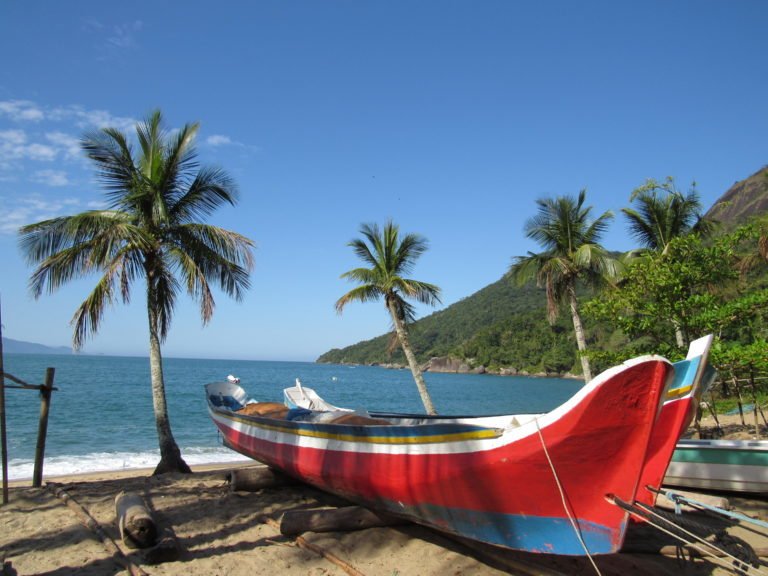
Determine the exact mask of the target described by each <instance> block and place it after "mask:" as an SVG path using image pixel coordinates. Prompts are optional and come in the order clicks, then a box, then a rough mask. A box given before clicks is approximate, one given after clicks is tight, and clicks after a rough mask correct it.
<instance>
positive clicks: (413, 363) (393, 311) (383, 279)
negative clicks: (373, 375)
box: [336, 220, 440, 414]
mask: <svg viewBox="0 0 768 576" xmlns="http://www.w3.org/2000/svg"><path fill="white" fill-rule="evenodd" d="M360 234H361V235H362V238H355V239H354V240H352V241H351V242H349V246H350V247H351V248H352V249H353V251H354V252H355V254H356V255H357V256H358V257H359V258H360V259H361V260H362V261H363V262H364V263H365V264H366V265H367V266H364V267H360V268H354V269H352V270H350V271H348V272H345V273H344V274H342V275H341V277H342V278H343V279H346V280H349V281H352V282H356V283H358V284H359V286H357V287H355V288H353V289H352V290H350V291H349V292H347V293H346V294H344V295H343V296H342V297H341V298H339V299H338V300H337V301H336V311H337V312H338V313H339V314H341V313H342V311H343V310H344V308H345V307H346V306H347V304H349V303H350V302H371V301H376V300H382V299H383V300H384V304H385V306H386V307H387V311H388V312H389V314H390V317H391V318H392V325H393V329H394V334H395V336H396V339H397V342H399V344H400V348H401V349H402V351H403V354H404V355H405V357H406V360H407V362H408V366H409V368H410V369H411V372H412V374H413V378H414V380H415V381H416V387H417V389H418V391H419V395H420V397H421V401H422V403H423V404H424V408H425V410H426V411H427V414H436V413H437V412H436V410H435V407H434V404H433V402H432V398H431V397H430V394H429V391H428V390H427V385H426V383H425V382H424V376H423V374H422V373H421V368H420V366H419V364H418V362H417V360H416V356H415V354H414V352H413V349H412V348H411V345H410V340H409V335H408V326H409V325H410V324H411V323H412V322H413V321H414V320H415V310H414V307H413V305H412V304H411V303H410V302H409V301H408V300H409V299H412V300H416V301H417V302H420V303H422V304H427V305H429V306H434V305H436V304H438V303H440V288H439V287H437V286H435V285H434V284H430V283H428V282H422V281H420V280H414V279H412V278H407V277H406V275H407V274H410V272H411V271H412V270H413V267H414V265H415V263H416V260H418V258H419V257H420V256H421V255H422V254H423V253H424V252H425V251H426V250H427V247H428V244H427V240H426V239H425V238H424V237H423V236H420V235H418V234H404V235H401V234H400V228H399V226H397V225H396V224H395V223H394V222H392V221H391V220H390V221H388V222H387V223H386V224H385V225H384V227H383V228H379V226H378V225H377V224H363V225H362V226H361V227H360Z"/></svg>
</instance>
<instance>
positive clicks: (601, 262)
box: [509, 190, 620, 382]
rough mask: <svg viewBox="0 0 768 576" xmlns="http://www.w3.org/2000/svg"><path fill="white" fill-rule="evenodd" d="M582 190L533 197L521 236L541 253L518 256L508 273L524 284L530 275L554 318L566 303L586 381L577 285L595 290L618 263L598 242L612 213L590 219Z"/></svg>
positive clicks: (588, 374)
mask: <svg viewBox="0 0 768 576" xmlns="http://www.w3.org/2000/svg"><path fill="white" fill-rule="evenodd" d="M585 200H586V191H584V190H582V191H581V192H579V195H578V197H577V198H574V197H572V196H567V195H566V196H559V197H557V198H544V199H539V200H537V201H536V204H537V206H538V213H537V214H536V215H535V216H534V217H532V218H531V219H529V220H528V222H527V223H526V225H525V235H526V236H527V237H528V238H531V239H532V240H535V241H536V242H538V243H539V244H540V245H541V247H542V248H543V251H541V252H538V253H533V252H529V253H528V255H526V256H518V257H516V258H515V259H514V261H513V263H512V266H510V269H509V273H510V276H511V277H512V278H513V279H514V280H515V281H516V282H517V283H518V284H525V283H527V282H530V281H531V280H533V279H535V281H536V283H537V285H538V286H539V287H543V288H544V289H545V292H546V303H547V317H548V319H549V321H550V323H553V322H555V320H556V319H557V317H558V315H559V312H560V307H561V306H562V305H563V304H567V305H568V307H569V308H570V312H571V319H572V321H573V331H574V335H575V337H576V344H577V347H578V350H579V355H580V359H581V367H582V373H583V375H584V380H585V381H586V382H588V381H590V380H591V379H592V372H591V369H590V365H589V357H588V355H587V353H586V351H587V339H586V336H585V331H584V323H583V321H582V318H581V313H580V311H579V299H578V296H577V286H578V285H581V286H587V287H591V288H599V287H601V286H603V285H604V284H605V283H606V281H610V280H611V279H615V278H616V277H617V276H618V273H619V270H620V265H619V262H618V260H616V259H615V258H613V257H612V256H611V255H610V254H609V253H608V251H607V250H605V248H603V247H602V246H601V245H600V237H601V236H602V234H603V233H604V232H605V231H606V229H607V227H608V222H609V221H610V220H611V219H612V218H613V214H612V213H611V212H610V211H609V212H604V213H603V214H601V215H600V216H598V217H597V218H594V219H593V218H592V217H591V211H592V207H591V206H585V205H584V202H585Z"/></svg>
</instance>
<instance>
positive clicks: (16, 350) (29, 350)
mask: <svg viewBox="0 0 768 576" xmlns="http://www.w3.org/2000/svg"><path fill="white" fill-rule="evenodd" d="M3 352H7V353H9V354H72V348H70V347H68V346H45V345H43V344H37V343H35V342H24V341H22V340H14V339H12V338H5V337H3Z"/></svg>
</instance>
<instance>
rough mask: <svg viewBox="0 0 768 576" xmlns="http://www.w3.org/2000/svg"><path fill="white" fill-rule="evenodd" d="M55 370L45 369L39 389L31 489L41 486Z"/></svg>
mask: <svg viewBox="0 0 768 576" xmlns="http://www.w3.org/2000/svg"><path fill="white" fill-rule="evenodd" d="M55 372H56V369H55V368H46V369H45V383H44V384H43V386H42V388H40V424H39V426H38V429H37V446H36V447H35V468H34V470H33V472H32V487H33V488H40V486H42V485H43V460H44V459H45V437H46V434H48V411H49V409H50V405H51V391H52V390H53V375H54V374H55Z"/></svg>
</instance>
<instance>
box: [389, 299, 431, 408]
mask: <svg viewBox="0 0 768 576" xmlns="http://www.w3.org/2000/svg"><path fill="white" fill-rule="evenodd" d="M388 308H389V313H390V314H391V315H392V321H393V322H394V324H395V332H396V333H397V338H398V339H399V340H400V346H401V347H402V349H403V353H404V354H405V358H406V359H407V360H408V366H410V368H411V373H412V374H413V379H414V380H415V381H416V388H418V390H419V396H421V402H422V403H423V404H424V409H425V410H426V411H427V414H437V410H435V406H434V404H432V397H431V396H430V395H429V391H428V390H427V383H426V382H424V376H422V374H421V369H420V368H419V365H418V363H417V362H416V356H415V355H414V354H413V350H411V344H410V342H409V341H408V331H407V330H406V328H405V324H403V321H402V320H401V319H400V317H399V316H398V314H397V310H396V309H395V305H394V303H389V304H388Z"/></svg>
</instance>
